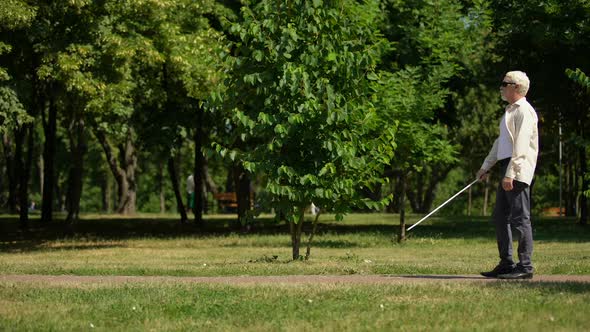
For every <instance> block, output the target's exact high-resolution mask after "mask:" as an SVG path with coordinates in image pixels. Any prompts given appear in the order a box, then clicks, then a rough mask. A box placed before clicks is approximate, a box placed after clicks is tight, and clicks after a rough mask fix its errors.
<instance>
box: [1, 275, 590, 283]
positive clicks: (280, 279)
mask: <svg viewBox="0 0 590 332" xmlns="http://www.w3.org/2000/svg"><path fill="white" fill-rule="evenodd" d="M0 282H18V283H21V282H38V283H47V284H56V285H67V284H69V285H71V284H83V283H85V284H88V283H108V284H112V283H115V284H118V283H141V282H148V283H149V282H182V283H210V284H229V285H244V284H312V283H316V284H317V283H338V284H416V283H441V282H444V283H456V282H481V283H489V282H515V281H506V280H498V279H488V278H484V277H482V276H478V275H289V276H231V277H172V276H74V275H55V276H50V275H0ZM516 282H533V283H560V282H576V283H590V275H539V276H535V277H534V279H532V280H520V281H516Z"/></svg>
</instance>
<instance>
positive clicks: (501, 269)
mask: <svg viewBox="0 0 590 332" xmlns="http://www.w3.org/2000/svg"><path fill="white" fill-rule="evenodd" d="M513 271H514V268H512V267H509V266H508V267H507V266H500V265H498V266H496V267H495V268H494V269H493V270H491V271H488V272H481V273H480V274H481V275H482V276H484V277H486V278H498V276H499V275H501V274H508V273H512V272H513Z"/></svg>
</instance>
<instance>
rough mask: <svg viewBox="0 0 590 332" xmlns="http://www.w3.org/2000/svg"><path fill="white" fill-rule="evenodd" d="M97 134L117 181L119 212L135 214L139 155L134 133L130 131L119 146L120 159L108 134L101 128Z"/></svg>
mask: <svg viewBox="0 0 590 332" xmlns="http://www.w3.org/2000/svg"><path fill="white" fill-rule="evenodd" d="M95 135H96V137H97V139H98V141H99V142H100V144H101V146H102V148H103V150H104V152H105V155H106V159H107V163H108V165H109V168H110V169H111V172H112V173H113V176H114V177H115V181H116V182H117V193H118V196H117V200H118V203H117V213H121V214H124V215H128V214H134V213H135V212H136V197H137V192H136V190H137V185H136V182H135V170H136V169H137V155H136V150H135V147H134V146H133V143H132V141H131V135H132V133H128V135H127V138H126V139H125V143H124V144H122V145H120V146H119V160H117V158H116V157H115V154H114V152H113V148H112V146H111V145H110V143H109V142H108V140H107V138H106V135H105V134H104V133H103V132H102V131H100V130H96V131H95Z"/></svg>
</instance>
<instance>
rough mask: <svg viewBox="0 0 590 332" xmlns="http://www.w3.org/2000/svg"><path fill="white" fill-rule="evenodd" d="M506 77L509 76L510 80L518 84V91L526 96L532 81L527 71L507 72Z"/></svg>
mask: <svg viewBox="0 0 590 332" xmlns="http://www.w3.org/2000/svg"><path fill="white" fill-rule="evenodd" d="M506 77H508V78H509V79H510V80H512V81H513V82H514V83H516V84H517V85H518V87H517V89H516V92H518V93H519V94H521V95H523V96H526V94H527V92H528V91H529V86H530V85H531V81H530V80H529V77H528V76H526V73H525V72H522V71H509V72H507V73H506Z"/></svg>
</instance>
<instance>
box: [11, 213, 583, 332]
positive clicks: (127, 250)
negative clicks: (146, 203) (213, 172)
mask: <svg viewBox="0 0 590 332" xmlns="http://www.w3.org/2000/svg"><path fill="white" fill-rule="evenodd" d="M417 217H419V216H410V223H411V222H413V221H416V220H417ZM322 219H323V222H322V224H321V225H320V227H319V232H318V235H317V236H316V237H315V240H314V243H313V245H312V251H311V259H310V260H309V261H296V262H293V261H291V260H290V257H291V248H290V243H289V236H288V234H287V227H286V226H285V225H284V224H281V223H275V222H274V221H273V220H272V218H270V217H269V218H262V219H260V220H258V221H257V223H256V224H255V225H254V228H253V231H252V232H250V233H248V234H241V233H239V232H236V231H232V230H231V229H230V225H229V224H230V220H228V219H225V218H224V216H213V217H210V218H208V219H207V224H206V226H205V227H204V228H199V227H196V226H194V225H179V224H178V223H177V222H176V221H175V220H174V219H172V218H170V217H166V216H158V217H153V216H141V217H140V218H127V219H122V218H110V217H101V216H86V217H85V218H84V219H83V220H81V221H80V222H79V223H77V224H75V225H74V226H72V227H69V226H66V225H65V224H63V223H60V222H56V223H54V224H52V225H43V224H41V223H39V222H38V221H33V222H32V224H31V229H30V231H29V232H20V231H19V230H18V227H17V226H18V224H17V223H16V221H15V220H13V219H12V218H10V217H6V218H4V219H2V220H0V232H1V233H0V274H50V275H61V274H71V275H167V276H231V275H234V276H235V275H240V276H241V275H293V274H313V275H316V274H329V275H332V274H367V275H370V274H477V273H478V272H479V271H482V270H487V269H490V268H492V267H493V266H494V265H495V264H496V262H497V252H496V247H495V240H494V237H493V236H494V235H493V234H494V232H493V228H492V227H491V225H490V224H488V222H487V218H481V217H474V218H466V217H460V218H450V217H439V218H434V219H432V220H431V221H430V220H429V221H428V222H426V223H423V224H421V225H420V226H418V227H417V228H415V229H414V230H412V231H411V232H410V234H409V238H408V240H407V241H406V242H405V243H402V244H398V243H396V242H395V241H394V240H393V234H394V231H395V225H396V224H397V216H392V215H384V214H358V215H350V216H348V217H347V218H346V219H345V220H344V222H341V223H337V222H335V221H334V220H333V216H326V217H322ZM534 223H535V224H534V236H535V253H534V255H533V259H534V263H535V267H536V273H537V274H569V275H584V274H590V229H589V228H588V227H581V226H578V225H576V224H575V221H574V220H572V219H556V218H554V219H552V218H546V219H535V221H534ZM302 253H304V248H303V249H302ZM0 303H1V305H0V330H5V329H8V330H88V329H91V328H93V327H94V329H97V330H113V329H114V330H152V329H153V330H193V329H195V328H206V329H207V330H232V329H240V330H257V331H258V330H287V331H290V330H312V329H320V328H321V329H325V330H367V331H369V330H371V331H372V330H392V329H402V330H432V329H437V330H439V329H442V330H474V329H475V330H499V329H507V328H516V327H518V328H519V329H521V330H535V331H536V330H588V329H590V317H588V315H587V313H588V312H590V284H578V283H559V284H552V283H521V282H516V283H515V282H501V283H490V284H488V283H486V284H480V283H469V282H467V283H453V282H442V281H441V282H440V283H438V284H437V283H428V284H411V285H399V284H396V285H383V284H379V285H366V284H364V285H350V284H317V285H300V284H299V285H285V284H280V285H270V284H263V285H234V286H231V285H214V284H211V285H207V284H194V285H193V284H184V283H170V282H159V283H158V282H142V283H133V284H129V283H128V284H104V283H101V284H80V285H76V284H74V285H43V284H41V283H15V282H0ZM91 324H92V325H91Z"/></svg>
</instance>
